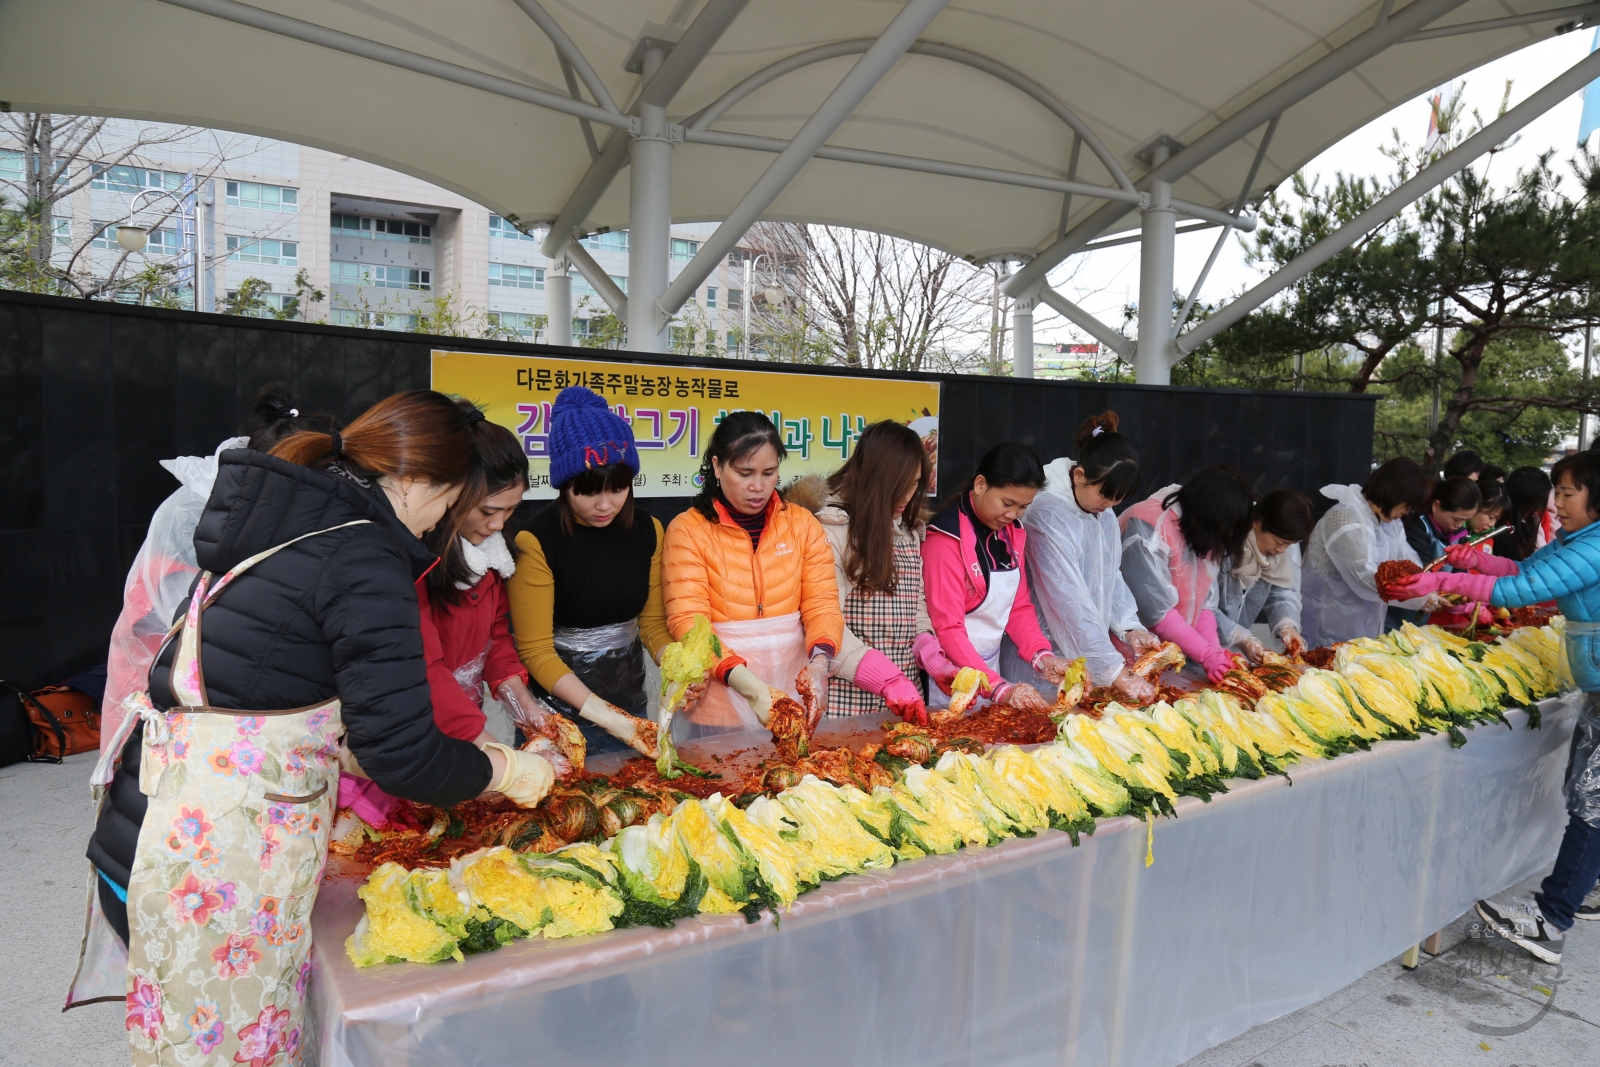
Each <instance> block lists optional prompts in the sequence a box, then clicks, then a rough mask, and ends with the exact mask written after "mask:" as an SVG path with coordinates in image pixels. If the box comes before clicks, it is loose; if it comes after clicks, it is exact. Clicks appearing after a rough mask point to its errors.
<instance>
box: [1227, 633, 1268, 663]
mask: <svg viewBox="0 0 1600 1067" xmlns="http://www.w3.org/2000/svg"><path fill="white" fill-rule="evenodd" d="M1234 644H1236V645H1238V646H1239V651H1240V652H1243V653H1244V658H1245V659H1247V660H1249V661H1250V662H1251V663H1260V662H1261V661H1262V660H1264V659H1266V658H1267V646H1266V645H1263V644H1262V643H1261V642H1260V641H1257V640H1256V639H1255V637H1254V636H1249V637H1241V638H1239V640H1237V641H1235V642H1234Z"/></svg>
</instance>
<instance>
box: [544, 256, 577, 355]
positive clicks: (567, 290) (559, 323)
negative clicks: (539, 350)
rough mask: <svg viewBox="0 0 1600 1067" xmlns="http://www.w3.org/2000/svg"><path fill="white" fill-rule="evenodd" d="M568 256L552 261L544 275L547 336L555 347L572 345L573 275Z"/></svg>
mask: <svg viewBox="0 0 1600 1067" xmlns="http://www.w3.org/2000/svg"><path fill="white" fill-rule="evenodd" d="M570 272H571V264H570V263H569V262H568V261H567V257H566V256H558V257H556V258H555V259H552V260H551V261H550V269H549V270H547V271H545V274H544V311H545V335H546V336H547V337H548V338H549V339H550V343H551V344H553V345H570V344H572V274H571V273H570Z"/></svg>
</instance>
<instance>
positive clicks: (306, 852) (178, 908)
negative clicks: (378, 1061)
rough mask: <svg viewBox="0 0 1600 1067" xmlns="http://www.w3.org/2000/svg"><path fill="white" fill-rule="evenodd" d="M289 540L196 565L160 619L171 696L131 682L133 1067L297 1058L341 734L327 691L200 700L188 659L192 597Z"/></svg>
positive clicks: (196, 627)
mask: <svg viewBox="0 0 1600 1067" xmlns="http://www.w3.org/2000/svg"><path fill="white" fill-rule="evenodd" d="M361 521H363V522H364V521H366V520H361ZM351 525H357V523H345V524H343V525H342V526H336V527H332V528H331V529H330V530H318V531H316V532H315V533H311V534H306V535H304V536H305V537H315V536H317V534H322V533H329V532H331V530H336V529H342V528H343V526H351ZM302 539H303V538H298V537H297V538H295V539H294V541H299V540H302ZM294 541H288V542H285V544H283V545H279V546H277V547H276V548H271V549H268V550H267V551H265V552H262V553H259V554H257V555H255V556H252V557H250V558H249V559H247V560H245V561H244V562H243V563H240V564H239V565H238V566H237V567H235V568H233V570H231V571H229V572H228V573H227V574H225V575H223V576H222V578H221V579H220V580H218V581H217V582H216V583H215V584H214V585H213V584H212V582H211V577H212V576H211V574H210V573H209V572H206V573H202V574H201V576H200V579H199V583H198V584H197V585H196V587H195V591H194V595H193V597H192V598H191V600H190V603H189V610H188V613H187V615H186V616H185V618H184V620H183V622H182V624H181V625H180V627H179V628H178V629H177V631H176V633H177V639H178V650H177V653H176V656H175V657H174V660H173V665H172V683H171V684H172V693H173V696H174V698H175V699H176V701H177V706H175V707H174V708H173V709H172V710H171V711H169V712H168V713H167V714H165V715H162V714H161V713H160V712H159V711H156V710H155V709H153V708H151V707H150V703H149V698H148V696H147V695H146V694H143V693H141V694H138V696H140V697H143V698H144V701H143V708H141V709H140V711H141V715H142V717H143V718H144V720H145V733H144V744H143V749H142V759H143V764H142V766H141V768H140V775H139V788H140V791H142V792H143V793H144V794H145V795H146V796H148V797H149V798H150V800H149V806H148V809H147V810H146V813H145V818H144V823H143V825H142V826H141V828H140V831H139V844H138V849H137V852H136V853H135V858H134V864H133V870H132V872H131V875H130V877H129V879H128V927H129V945H128V979H127V981H128V985H127V989H128V993H127V1012H128V1014H127V1027H128V1037H129V1041H130V1042H131V1043H132V1045H133V1063H134V1064H135V1065H136V1067H137V1065H140V1064H168V1065H183V1067H193V1065H198V1064H202V1063H217V1062H221V1063H247V1064H250V1065H251V1067H271V1065H274V1064H279V1063H282V1064H285V1065H288V1067H293V1065H295V1064H298V1063H299V1062H300V1056H301V1051H302V1044H303V1041H304V1040H305V1039H306V1035H305V1034H304V1030H303V1016H304V1005H305V996H306V983H307V981H308V979H309V977H310V973H311V960H310V954H311V908H312V905H313V904H314V903H315V902H316V897H317V886H318V883H319V882H320V881H321V880H322V868H323V864H324V862H325V861H326V859H327V854H328V836H329V831H330V829H331V826H332V821H333V809H334V803H335V799H336V798H335V795H334V792H333V788H334V785H335V783H336V782H337V781H338V774H339V766H338V759H337V753H338V750H339V738H340V736H341V735H342V734H343V733H344V725H343V723H342V722H341V721H340V718H339V699H338V697H332V698H330V699H328V700H326V701H323V702H322V703H319V704H315V705H312V706H311V707H305V708H293V709H290V710H286V711H235V710H231V709H227V708H215V707H211V706H210V705H209V704H208V702H207V700H206V687H205V676H204V673H203V671H202V670H201V663H200V622H201V618H202V616H203V614H204V609H205V608H207V607H209V606H210V605H211V604H212V603H214V602H215V601H216V599H217V597H218V595H220V594H221V593H222V591H223V590H224V589H226V588H227V586H228V583H230V582H231V581H232V580H233V579H234V578H236V577H237V576H238V575H240V574H242V573H244V572H245V571H246V570H248V569H249V568H251V567H252V566H254V565H255V564H257V563H259V562H260V561H261V560H263V559H266V558H267V557H268V556H270V555H272V554H273V553H275V552H277V551H278V550H279V549H281V548H284V547H287V545H290V544H293V543H294ZM145 709H149V710H145ZM130 717H131V716H130Z"/></svg>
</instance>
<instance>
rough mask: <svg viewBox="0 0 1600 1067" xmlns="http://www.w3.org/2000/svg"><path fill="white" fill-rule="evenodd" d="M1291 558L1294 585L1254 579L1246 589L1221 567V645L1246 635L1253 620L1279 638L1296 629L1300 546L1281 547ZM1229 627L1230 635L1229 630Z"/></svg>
mask: <svg viewBox="0 0 1600 1067" xmlns="http://www.w3.org/2000/svg"><path fill="white" fill-rule="evenodd" d="M1284 551H1285V552H1287V553H1289V555H1290V558H1291V559H1292V560H1293V561H1294V584H1293V585H1291V586H1289V587H1288V588H1284V587H1283V586H1281V585H1273V584H1272V583H1271V582H1269V581H1267V579H1265V578H1257V579H1256V581H1255V583H1254V584H1253V585H1251V586H1250V588H1249V589H1246V588H1245V587H1244V584H1243V583H1242V582H1240V581H1239V579H1238V578H1236V577H1234V574H1233V570H1232V569H1231V568H1225V569H1224V570H1223V572H1222V574H1221V575H1220V576H1219V577H1218V578H1217V608H1216V616H1217V637H1218V638H1219V639H1220V640H1221V641H1222V643H1223V644H1224V645H1229V644H1237V643H1238V642H1239V641H1240V640H1242V639H1243V638H1245V637H1248V636H1249V635H1250V625H1251V624H1252V623H1254V622H1255V621H1256V620H1257V619H1260V620H1261V621H1263V622H1265V623H1266V624H1267V627H1268V628H1269V629H1270V630H1271V631H1272V632H1273V633H1274V634H1276V635H1277V636H1278V637H1279V638H1280V639H1281V638H1282V637H1283V635H1284V631H1285V630H1287V629H1290V628H1293V629H1294V630H1296V631H1298V630H1299V629H1300V586H1301V582H1302V581H1303V578H1302V567H1301V561H1300V546H1299V545H1290V546H1289V547H1288V548H1286V549H1284ZM1230 629H1231V630H1232V634H1231V636H1230V634H1229V630H1230Z"/></svg>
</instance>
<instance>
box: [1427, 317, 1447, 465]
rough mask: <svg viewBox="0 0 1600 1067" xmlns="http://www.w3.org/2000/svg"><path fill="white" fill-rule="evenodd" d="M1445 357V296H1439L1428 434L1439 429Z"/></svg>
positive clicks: (1435, 325)
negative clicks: (1440, 371)
mask: <svg viewBox="0 0 1600 1067" xmlns="http://www.w3.org/2000/svg"><path fill="white" fill-rule="evenodd" d="M1443 355H1444V294H1443V293H1440V294H1439V319H1438V321H1437V322H1435V323H1434V324H1433V403H1432V405H1431V406H1430V407H1429V408H1428V432H1429V433H1430V434H1431V433H1433V431H1435V430H1437V429H1438V428H1439V368H1440V367H1441V366H1443V363H1442V361H1441V357H1443Z"/></svg>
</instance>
